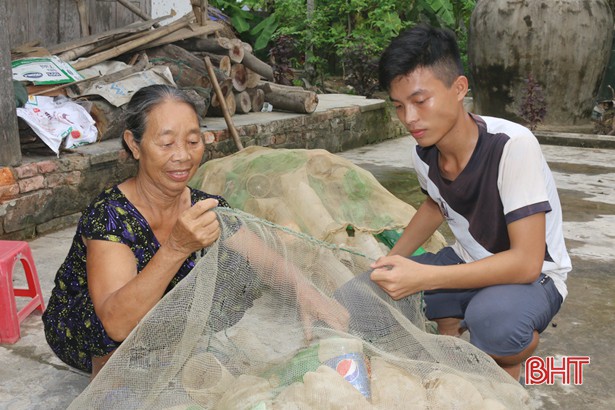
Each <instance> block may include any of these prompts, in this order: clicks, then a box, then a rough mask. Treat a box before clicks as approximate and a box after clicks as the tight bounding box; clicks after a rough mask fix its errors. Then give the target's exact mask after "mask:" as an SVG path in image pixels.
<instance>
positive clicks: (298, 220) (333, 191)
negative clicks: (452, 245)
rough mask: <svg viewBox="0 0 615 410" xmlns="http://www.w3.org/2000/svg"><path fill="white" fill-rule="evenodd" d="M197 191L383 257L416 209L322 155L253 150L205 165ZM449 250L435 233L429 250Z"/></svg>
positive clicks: (363, 172)
mask: <svg viewBox="0 0 615 410" xmlns="http://www.w3.org/2000/svg"><path fill="white" fill-rule="evenodd" d="M190 185H191V186H193V187H195V188H198V189H202V190H204V191H205V192H210V193H213V194H218V195H222V196H223V197H224V198H225V199H226V200H227V201H228V202H229V204H230V205H231V206H232V207H233V208H237V209H240V210H243V211H245V212H247V213H250V214H252V215H256V216H258V217H260V218H263V219H266V220H268V221H271V222H274V223H276V224H278V225H282V226H284V227H287V228H290V229H293V230H295V231H298V232H303V233H305V234H308V235H309V236H312V237H314V238H316V239H320V240H322V241H326V242H331V243H334V244H337V245H341V246H349V247H352V248H358V249H360V250H361V252H362V253H363V254H365V255H366V256H369V257H371V258H374V259H377V258H378V257H380V256H382V255H383V254H385V253H386V252H387V251H388V248H386V247H383V246H382V245H381V244H383V245H386V246H388V247H389V248H390V247H391V245H392V244H393V243H394V241H395V239H396V237H398V236H399V233H400V232H401V231H402V230H403V228H405V227H406V225H408V222H410V219H411V218H412V216H413V215H414V213H415V212H416V210H415V209H414V208H413V207H412V206H411V205H409V204H407V203H405V202H403V201H401V200H400V199H398V198H396V197H395V196H394V195H393V194H391V193H390V192H389V191H387V190H386V189H385V188H384V187H383V186H382V185H381V184H380V183H379V182H378V181H377V180H376V178H374V176H373V175H372V174H371V173H369V172H367V171H366V170H364V169H362V168H360V167H358V166H356V165H355V164H353V163H352V162H350V161H348V160H347V159H345V158H342V157H340V156H337V155H334V154H331V153H330V152H328V151H326V150H322V149H312V150H304V149H272V148H266V147H259V146H251V147H247V148H245V149H243V150H241V151H239V152H237V153H235V154H233V155H230V156H227V157H224V158H220V159H216V160H211V161H208V162H207V163H205V164H204V165H203V166H202V167H201V168H200V169H199V171H198V172H197V174H196V175H195V176H194V178H192V181H191V183H190ZM444 244H445V241H444V239H443V237H442V236H441V235H440V234H439V233H436V234H435V235H433V236H432V237H431V238H430V239H429V240H428V241H427V243H425V244H424V245H423V248H424V249H425V250H427V251H431V252H435V251H437V250H438V249H440V248H442V246H443V245H444Z"/></svg>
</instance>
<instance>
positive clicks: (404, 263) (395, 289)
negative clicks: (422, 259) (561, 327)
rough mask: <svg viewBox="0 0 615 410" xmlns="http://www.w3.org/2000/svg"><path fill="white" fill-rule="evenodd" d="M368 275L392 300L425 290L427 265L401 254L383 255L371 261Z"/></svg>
mask: <svg viewBox="0 0 615 410" xmlns="http://www.w3.org/2000/svg"><path fill="white" fill-rule="evenodd" d="M371 267H372V268H373V269H374V270H373V272H372V273H371V275H370V277H371V279H372V281H374V282H375V283H376V284H377V285H378V286H380V287H381V288H382V290H384V291H385V292H386V293H388V294H389V296H391V298H393V299H394V300H399V299H402V298H405V297H406V296H410V295H412V294H414V293H417V292H420V291H422V290H425V288H426V287H425V279H426V277H427V273H428V269H429V266H427V265H422V264H420V263H416V262H414V261H412V260H410V259H408V258H404V257H403V256H399V255H393V256H383V257H381V258H379V259H378V260H377V261H376V262H374V263H372V265H371Z"/></svg>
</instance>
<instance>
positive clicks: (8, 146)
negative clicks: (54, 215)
mask: <svg viewBox="0 0 615 410" xmlns="http://www.w3.org/2000/svg"><path fill="white" fill-rule="evenodd" d="M7 16H8V11H7V5H6V2H4V1H3V2H1V4H0V26H1V27H4V28H6V27H8V21H7ZM0 31H1V32H2V33H1V34H0V96H2V98H0V124H2V126H0V166H7V165H19V164H20V163H21V147H20V144H19V132H18V130H17V114H16V112H15V91H14V89H13V71H12V67H11V47H10V45H9V33H8V32H7V30H0Z"/></svg>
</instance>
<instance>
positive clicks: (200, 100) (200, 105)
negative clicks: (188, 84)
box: [183, 88, 211, 119]
mask: <svg viewBox="0 0 615 410" xmlns="http://www.w3.org/2000/svg"><path fill="white" fill-rule="evenodd" d="M183 91H184V93H185V94H186V95H187V96H188V98H190V101H192V103H193V104H194V106H195V107H196V112H197V114H199V117H200V118H201V119H202V118H205V116H206V115H207V111H209V105H210V103H211V94H207V95H202V94H201V93H200V92H199V91H197V90H195V89H191V88H184V89H183Z"/></svg>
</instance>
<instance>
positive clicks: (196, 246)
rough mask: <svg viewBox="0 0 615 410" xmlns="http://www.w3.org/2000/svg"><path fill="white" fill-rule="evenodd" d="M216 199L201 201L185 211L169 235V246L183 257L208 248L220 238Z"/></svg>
mask: <svg viewBox="0 0 615 410" xmlns="http://www.w3.org/2000/svg"><path fill="white" fill-rule="evenodd" d="M216 206H218V201H217V200H216V199H214V198H207V199H205V200H203V201H199V202H197V203H196V204H194V205H193V206H192V207H190V208H189V209H187V210H186V211H184V212H183V213H182V214H181V215H180V216H179V218H177V222H175V226H174V227H173V230H172V231H171V234H170V235H169V239H168V240H167V245H168V246H170V247H171V249H173V250H175V251H177V252H179V253H181V254H182V255H190V254H191V253H192V252H195V251H198V250H200V249H203V248H206V247H208V246H210V245H211V244H212V243H214V242H215V241H216V240H217V239H218V238H219V237H220V224H219V222H218V218H217V216H216V214H215V212H213V211H212V209H214V208H215V207H216Z"/></svg>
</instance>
